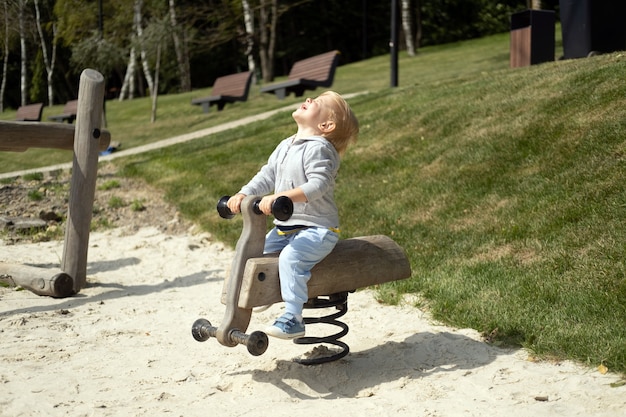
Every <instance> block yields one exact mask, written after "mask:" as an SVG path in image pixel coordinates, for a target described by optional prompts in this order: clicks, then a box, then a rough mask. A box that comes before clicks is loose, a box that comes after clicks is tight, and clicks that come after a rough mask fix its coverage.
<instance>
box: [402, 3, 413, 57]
mask: <svg viewBox="0 0 626 417" xmlns="http://www.w3.org/2000/svg"><path fill="white" fill-rule="evenodd" d="M412 22H413V19H412V18H411V0H402V30H403V31H404V39H405V43H406V52H407V54H408V55H409V56H415V43H414V42H413V23H412Z"/></svg>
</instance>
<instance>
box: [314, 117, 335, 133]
mask: <svg viewBox="0 0 626 417" xmlns="http://www.w3.org/2000/svg"><path fill="white" fill-rule="evenodd" d="M335 127H336V125H335V122H333V121H332V120H327V121H325V122H323V123H320V124H319V126H318V128H319V129H320V131H321V132H322V133H330V132H332V131H333V130H335Z"/></svg>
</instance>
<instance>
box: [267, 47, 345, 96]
mask: <svg viewBox="0 0 626 417" xmlns="http://www.w3.org/2000/svg"><path fill="white" fill-rule="evenodd" d="M338 62H339V51H330V52H326V53H324V54H320V55H316V56H313V57H311V58H307V59H303V60H301V61H297V62H296V63H294V64H293V66H292V67H291V71H289V75H288V77H287V81H284V82H281V83H277V84H271V85H268V86H265V87H262V88H261V92H262V93H269V94H275V95H276V97H278V98H279V99H280V100H282V99H284V98H285V97H287V96H288V95H289V94H290V93H292V92H293V93H295V95H296V97H301V96H302V95H303V94H304V92H305V91H306V90H315V89H316V88H317V87H330V86H332V85H333V79H334V78H335V70H336V68H337V64H338Z"/></svg>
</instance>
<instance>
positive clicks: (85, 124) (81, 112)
mask: <svg viewBox="0 0 626 417" xmlns="http://www.w3.org/2000/svg"><path fill="white" fill-rule="evenodd" d="M103 102H104V77H103V76H102V74H100V73H99V72H97V71H95V70H92V69H86V70H84V71H83V72H82V74H81V76H80V84H79V87H78V111H77V112H76V130H75V133H74V160H73V165H72V180H71V185H70V201H69V207H68V217H67V225H66V229H65V244H64V247H63V259H62V262H61V270H63V271H64V272H65V273H67V274H68V275H69V276H70V277H72V278H73V280H74V292H76V293H78V292H79V291H80V290H81V289H82V288H84V287H85V285H86V283H87V249H88V246H89V229H90V226H91V216H92V210H93V200H94V195H95V191H96V177H97V175H98V147H99V138H100V135H101V131H100V128H101V123H102V103H103Z"/></svg>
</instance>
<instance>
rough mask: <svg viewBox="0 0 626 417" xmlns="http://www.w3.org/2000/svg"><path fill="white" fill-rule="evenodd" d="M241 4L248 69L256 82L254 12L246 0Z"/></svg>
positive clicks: (242, 0)
mask: <svg viewBox="0 0 626 417" xmlns="http://www.w3.org/2000/svg"><path fill="white" fill-rule="evenodd" d="M241 4H242V6H243V21H244V24H245V26H246V46H247V48H246V55H247V56H248V70H249V71H252V82H253V83H255V84H256V65H255V64H254V53H253V52H254V14H253V12H252V10H250V3H249V2H248V0H241Z"/></svg>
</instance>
